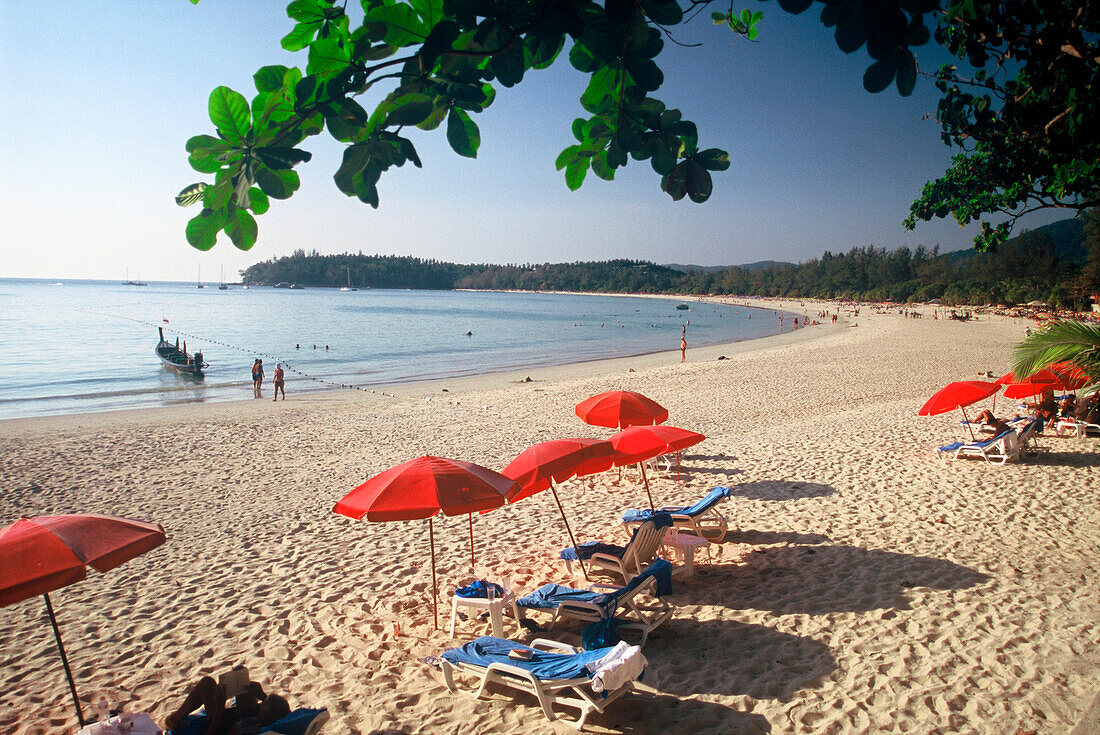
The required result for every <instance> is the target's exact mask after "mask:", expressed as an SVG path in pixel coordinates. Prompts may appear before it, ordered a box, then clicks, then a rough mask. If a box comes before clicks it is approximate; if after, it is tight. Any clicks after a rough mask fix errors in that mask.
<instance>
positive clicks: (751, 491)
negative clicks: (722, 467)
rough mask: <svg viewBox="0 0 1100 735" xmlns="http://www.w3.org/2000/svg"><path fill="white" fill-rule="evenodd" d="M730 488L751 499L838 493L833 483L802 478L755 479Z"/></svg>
mask: <svg viewBox="0 0 1100 735" xmlns="http://www.w3.org/2000/svg"><path fill="white" fill-rule="evenodd" d="M730 489H731V490H732V491H733V494H734V495H738V496H740V497H742V498H749V499H750V500H798V499H801V498H822V497H825V496H826V495H835V494H836V488H835V487H833V486H832V485H823V484H821V483H820V482H802V481H800V480H753V481H752V482H742V483H740V484H738V485H732V486H731V487H730Z"/></svg>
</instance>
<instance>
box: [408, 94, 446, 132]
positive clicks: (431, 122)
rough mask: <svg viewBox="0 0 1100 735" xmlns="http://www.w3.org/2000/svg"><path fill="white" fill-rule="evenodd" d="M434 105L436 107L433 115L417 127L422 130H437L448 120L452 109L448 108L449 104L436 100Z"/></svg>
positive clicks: (433, 109)
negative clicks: (448, 114)
mask: <svg viewBox="0 0 1100 735" xmlns="http://www.w3.org/2000/svg"><path fill="white" fill-rule="evenodd" d="M432 104H433V105H434V107H433V108H432V111H431V113H430V114H429V115H428V116H427V117H426V118H424V119H423V120H421V121H420V122H419V123H417V124H416V127H418V128H420V129H421V130H435V129H436V128H438V127H439V126H440V125H441V124H442V123H443V121H444V120H446V119H447V113H448V112H450V108H448V107H447V102H446V100H444V99H440V98H436V99H435V100H433V103H432Z"/></svg>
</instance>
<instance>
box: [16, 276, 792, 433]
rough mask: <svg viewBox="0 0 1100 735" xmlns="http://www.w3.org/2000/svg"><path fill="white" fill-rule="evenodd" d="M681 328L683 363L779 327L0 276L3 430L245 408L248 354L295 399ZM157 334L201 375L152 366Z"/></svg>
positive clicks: (634, 340) (673, 343)
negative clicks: (56, 421)
mask: <svg viewBox="0 0 1100 735" xmlns="http://www.w3.org/2000/svg"><path fill="white" fill-rule="evenodd" d="M682 303H686V304H687V305H688V307H689V308H688V309H687V310H684V309H678V308H677V306H678V305H680V304H682ZM786 324H787V328H788V329H789V328H790V326H789V325H790V320H789V319H788V320H787V321H786ZM684 325H688V328H687V341H688V355H689V359H690V354H691V348H692V347H699V346H703V345H710V344H720V343H727V342H737V341H741V340H746V339H753V338H757V337H765V336H769V335H773V334H776V333H778V332H779V331H781V329H782V327H781V325H780V323H779V320H778V319H777V318H776V315H775V313H773V312H772V311H771V310H764V309H752V308H746V307H737V306H729V305H722V304H715V303H710V302H706V303H704V302H696V301H689V302H682V301H681V300H678V299H676V298H641V297H630V296H602V295H574V294H545V293H512V292H484V291H414V290H396V289H360V290H358V291H341V290H339V289H329V288H305V289H288V288H272V287H261V286H252V287H249V288H243V287H242V286H240V285H231V286H229V287H228V288H227V289H225V290H220V289H219V288H218V287H217V284H206V286H205V288H198V287H197V284H196V283H194V282H192V283H177V282H149V283H148V284H147V285H144V286H134V285H126V284H124V283H123V282H119V281H115V282H108V281H91V280H51V279H0V419H8V418H19V417H30V416H47V415H55V414H78V413H91V412H98V411H109V410H115V409H131V408H153V407H158V408H168V409H170V408H171V407H172V406H175V405H179V404H184V403H201V402H210V401H228V400H240V399H247V398H251V397H252V387H251V375H250V370H251V366H252V363H253V361H254V360H255V359H256V358H260V359H262V360H263V363H264V367H265V371H266V373H267V378H266V380H267V384H266V385H265V387H264V391H265V394H267V393H269V392H270V380H271V375H272V372H273V371H274V369H275V365H276V363H281V364H283V365H284V369H285V370H286V375H287V383H286V387H287V393H288V394H290V395H291V396H293V395H294V394H295V393H302V392H305V391H315V390H333V389H339V388H344V387H354V388H359V389H364V390H366V389H373V388H379V389H380V388H381V387H383V386H387V385H392V384H397V383H407V382H412V381H422V380H433V379H444V378H455V377H461V376H469V375H476V374H485V373H494V372H504V371H513V370H522V369H525V368H535V367H540V366H548V365H560V364H566V363H575V362H584V361H589V360H599V359H604V358H612V357H625V356H634V355H642V354H648V353H653V352H662V351H668V350H678V349H679V348H680V334H681V329H682V327H683V326H684ZM158 328H162V329H163V330H164V334H165V336H166V337H167V338H168V339H169V340H170V341H173V342H174V341H175V339H176V338H177V337H178V338H179V340H180V344H181V346H184V345H186V348H187V350H188V351H189V352H191V353H194V352H201V353H202V354H203V357H204V359H205V360H206V362H208V363H209V365H210V366H209V368H207V370H206V374H205V375H204V376H203V377H201V378H196V377H191V376H188V375H183V374H180V373H178V372H176V371H174V370H172V369H170V368H167V367H165V366H163V365H162V364H161V361H160V359H159V358H158V357H157V355H156V354H155V352H154V347H155V346H156V344H157V342H158V341H159V336H158Z"/></svg>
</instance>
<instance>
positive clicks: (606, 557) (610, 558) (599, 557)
mask: <svg viewBox="0 0 1100 735" xmlns="http://www.w3.org/2000/svg"><path fill="white" fill-rule="evenodd" d="M588 561H590V562H593V561H602V562H604V563H606V564H622V563H623V560H622V557H618V556H615V555H614V554H601V553H600V552H598V551H597V552H596V553H595V554H593V555H592V556H590V557H588Z"/></svg>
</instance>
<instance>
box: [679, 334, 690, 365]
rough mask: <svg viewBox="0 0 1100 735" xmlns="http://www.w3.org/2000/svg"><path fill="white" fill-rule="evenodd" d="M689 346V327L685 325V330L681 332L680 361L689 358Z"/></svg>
mask: <svg viewBox="0 0 1100 735" xmlns="http://www.w3.org/2000/svg"><path fill="white" fill-rule="evenodd" d="M687 348H688V341H687V328H686V327H685V331H683V332H681V333H680V362H685V361H686V360H687Z"/></svg>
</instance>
